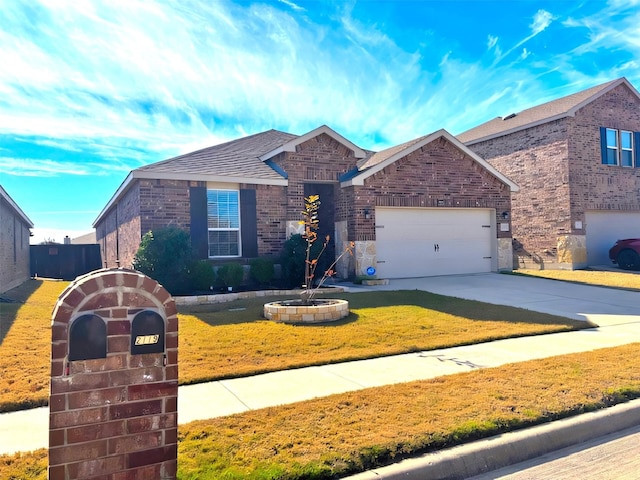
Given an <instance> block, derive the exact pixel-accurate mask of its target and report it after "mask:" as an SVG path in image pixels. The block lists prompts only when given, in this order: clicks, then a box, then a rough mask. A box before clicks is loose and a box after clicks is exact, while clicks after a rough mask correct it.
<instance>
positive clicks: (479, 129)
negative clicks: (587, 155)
mask: <svg viewBox="0 0 640 480" xmlns="http://www.w3.org/2000/svg"><path fill="white" fill-rule="evenodd" d="M619 85H627V86H630V87H631V88H632V89H633V90H634V91H635V89H634V87H633V85H631V84H630V83H629V81H628V80H627V79H626V78H625V77H620V78H616V79H614V80H610V81H608V82H605V83H601V84H599V85H594V86H593V87H590V88H587V89H584V90H580V91H578V92H574V93H571V94H569V95H565V96H562V97H559V98H556V99H553V100H549V101H548V102H544V103H540V104H537V105H534V106H532V107H529V108H525V109H524V110H520V111H519V112H517V113H511V114H510V115H507V116H506V117H504V118H503V117H495V118H493V119H491V120H488V121H486V122H483V123H481V124H479V125H476V126H475V127H472V128H470V129H468V130H465V131H464V132H462V133H459V134H458V135H457V138H458V139H459V140H460V141H461V142H463V143H466V144H470V143H477V142H480V141H484V140H488V139H490V138H495V137H498V136H502V135H506V134H508V133H513V132H516V131H519V130H523V129H525V128H530V127H532V126H535V125H540V124H542V123H546V122H549V121H551V120H554V119H560V118H563V117H566V116H570V115H573V114H575V112H576V111H577V110H579V109H580V108H582V107H584V106H585V105H586V104H588V103H590V102H591V101H593V100H595V99H596V98H598V97H599V96H600V95H603V94H605V93H607V92H608V91H609V90H611V89H612V88H615V87H618V86H619ZM635 94H636V96H638V97H639V98H640V95H638V93H637V91H635Z"/></svg>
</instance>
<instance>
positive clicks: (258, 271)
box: [249, 258, 275, 285]
mask: <svg viewBox="0 0 640 480" xmlns="http://www.w3.org/2000/svg"><path fill="white" fill-rule="evenodd" d="M274 273H275V269H274V266H273V261H272V260H271V259H269V258H254V259H253V260H251V263H250V264H249V275H250V276H251V278H252V279H253V280H255V281H256V282H257V283H258V284H259V285H268V284H269V283H270V282H271V280H273V275H274Z"/></svg>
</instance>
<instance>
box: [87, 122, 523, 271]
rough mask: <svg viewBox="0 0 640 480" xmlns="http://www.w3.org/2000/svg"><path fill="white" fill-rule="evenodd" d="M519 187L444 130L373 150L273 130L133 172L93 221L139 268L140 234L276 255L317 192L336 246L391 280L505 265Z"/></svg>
mask: <svg viewBox="0 0 640 480" xmlns="http://www.w3.org/2000/svg"><path fill="white" fill-rule="evenodd" d="M514 189H517V186H516V185H515V184H514V183H513V182H511V181H510V180H509V179H507V178H506V177H504V176H503V175H502V174H501V173H499V172H498V171H497V170H495V169H494V168H493V167H491V166H490V165H489V164H487V163H486V162H485V161H484V160H482V159H481V158H480V157H478V156H477V155H476V154H474V153H473V152H471V151H470V150H468V149H467V148H466V147H465V146H464V145H462V144H461V143H460V142H459V141H458V140H456V139H455V138H454V137H453V136H452V135H450V134H449V133H447V132H446V131H444V130H440V131H437V132H435V133H433V134H430V135H426V136H424V137H420V138H418V139H415V140H412V141H410V142H407V143H405V144H402V145H398V146H396V147H393V148H390V149H387V150H384V151H381V152H377V153H375V152H371V151H366V150H363V149H361V148H359V147H358V146H356V145H354V144H353V143H352V142H350V141H349V140H347V139H345V138H344V137H342V136H341V135H339V134H338V133H336V132H335V131H333V130H332V129H330V128H329V127H326V126H322V127H319V128H317V129H315V130H313V131H311V132H309V133H307V134H305V135H302V136H297V135H292V134H289V133H284V132H279V131H276V130H269V131H266V132H262V133H258V134H256V135H252V136H248V137H245V138H241V139H238V140H234V141H231V142H228V143H224V144H221V145H216V146H213V147H209V148H205V149H203V150H199V151H197V152H192V153H188V154H186V155H182V156H179V157H175V158H172V159H169V160H165V161H162V162H158V163H154V164H151V165H147V166H144V167H141V168H138V169H136V170H133V171H132V172H131V173H130V174H129V175H128V177H127V178H126V180H125V181H124V183H123V184H122V185H121V186H120V188H119V189H118V190H117V192H116V193H115V194H114V196H113V197H112V198H111V200H109V202H108V204H107V205H106V206H105V207H104V209H103V210H102V212H101V213H100V215H99V216H98V218H97V219H96V221H95V222H94V227H95V229H96V238H97V242H98V243H99V244H100V245H101V248H102V258H103V259H104V261H105V263H106V266H107V267H111V266H118V265H119V266H123V267H129V266H131V263H132V260H133V257H134V255H135V253H136V251H137V249H138V246H139V243H140V240H141V237H142V235H143V234H144V233H146V232H148V231H150V230H153V229H157V228H160V227H165V226H168V225H173V226H177V227H180V228H183V229H185V230H186V231H188V232H189V233H190V235H191V242H192V246H193V250H194V252H195V254H196V255H197V257H198V258H202V259H210V260H211V261H212V262H215V263H220V262H224V261H229V260H233V261H242V262H246V261H247V260H248V259H250V258H254V257H258V256H260V257H262V256H271V257H277V255H278V254H279V253H280V251H281V249H282V246H283V244H284V242H285V240H286V238H288V237H289V236H290V235H292V234H294V233H297V232H299V231H300V227H301V226H300V225H299V221H300V220H301V219H302V216H301V212H302V210H303V205H304V198H305V197H306V196H308V195H310V194H319V195H320V201H321V207H320V228H321V230H323V231H321V232H320V235H321V238H323V236H324V235H325V234H328V235H330V236H331V241H332V243H333V245H332V246H331V251H332V253H330V254H329V255H335V253H333V252H337V253H340V252H341V251H342V249H343V248H344V246H345V245H347V243H348V242H350V241H353V242H355V255H354V257H353V260H352V261H350V262H349V263H348V264H343V265H341V266H340V270H339V274H340V276H342V277H346V276H349V275H353V274H363V273H364V272H365V271H366V270H367V268H368V267H374V268H376V269H377V270H378V275H379V276H381V277H386V278H397V277H416V276H423V275H439V274H446V273H469V272H481V271H498V270H509V269H511V267H512V250H511V231H510V224H509V219H510V216H511V190H514Z"/></svg>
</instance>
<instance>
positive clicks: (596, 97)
mask: <svg viewBox="0 0 640 480" xmlns="http://www.w3.org/2000/svg"><path fill="white" fill-rule="evenodd" d="M639 132H640V94H638V91H637V90H636V89H635V88H634V87H633V85H631V84H630V83H629V82H628V81H627V80H626V79H625V78H619V79H617V80H613V81H610V82H608V83H604V84H602V85H598V86H596V87H593V88H590V89H588V90H584V91H581V92H578V93H575V94H573V95H569V96H567V97H563V98H560V99H557V100H554V101H551V102H548V103H544V104H542V105H538V106H535V107H533V108H529V109H527V110H523V111H521V112H517V113H511V114H509V115H507V116H505V117H504V118H502V117H498V118H495V119H493V120H491V121H489V122H486V123H484V124H482V125H479V126H477V127H475V128H472V129H471V130H468V131H466V132H464V133H462V134H460V135H458V136H457V138H458V140H460V141H461V142H462V143H464V144H465V145H466V146H467V147H469V148H470V149H471V150H472V151H473V152H475V153H476V154H477V155H479V156H480V157H482V158H484V159H485V160H486V161H487V162H488V163H490V164H491V165H492V166H494V167H495V168H496V169H497V170H499V171H500V172H502V173H503V174H505V175H506V176H508V177H509V178H511V179H512V180H513V181H515V182H516V183H517V184H518V186H519V187H520V191H519V192H518V193H515V194H514V196H513V199H512V207H513V218H512V225H513V240H514V245H515V247H516V248H515V253H516V255H517V258H518V263H519V265H520V266H523V267H527V268H532V267H533V268H559V269H578V268H584V267H586V266H588V265H598V264H611V262H610V260H609V258H608V251H609V248H611V246H613V244H614V243H615V241H616V240H618V239H622V238H630V237H640V157H639V153H638V151H639V149H640V148H639V147H640V133H639Z"/></svg>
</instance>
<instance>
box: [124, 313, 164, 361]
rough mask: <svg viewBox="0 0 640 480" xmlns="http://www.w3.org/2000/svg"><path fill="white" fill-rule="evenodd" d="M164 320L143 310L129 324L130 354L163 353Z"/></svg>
mask: <svg viewBox="0 0 640 480" xmlns="http://www.w3.org/2000/svg"><path fill="white" fill-rule="evenodd" d="M164 331H165V322H164V319H163V318H162V317H161V316H160V315H159V314H158V313H156V312H152V311H150V310H145V311H144V312H140V313H138V314H137V315H136V316H135V317H133V322H132V323H131V353H132V354H134V355H136V354H143V353H164Z"/></svg>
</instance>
